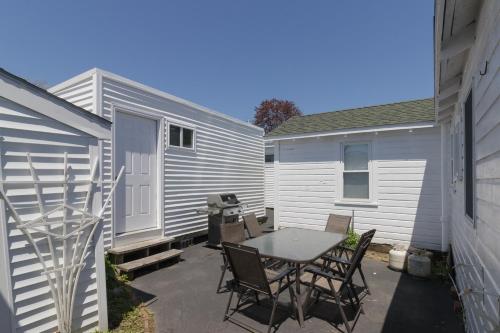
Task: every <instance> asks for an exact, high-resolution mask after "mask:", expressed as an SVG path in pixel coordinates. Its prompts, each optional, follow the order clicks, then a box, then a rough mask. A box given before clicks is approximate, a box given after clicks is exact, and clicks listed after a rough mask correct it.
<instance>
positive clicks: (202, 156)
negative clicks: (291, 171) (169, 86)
mask: <svg viewBox="0 0 500 333" xmlns="http://www.w3.org/2000/svg"><path fill="white" fill-rule="evenodd" d="M102 89H103V97H102V98H103V113H104V116H105V117H107V118H108V119H111V117H112V105H113V104H119V105H120V106H121V107H124V108H125V109H127V107H130V108H131V109H134V108H139V109H142V110H144V111H149V112H153V113H155V114H159V115H161V116H163V117H165V118H164V119H165V120H167V121H172V122H175V121H178V122H181V123H188V124H190V125H191V126H194V127H195V128H196V152H191V151H185V150H180V149H175V148H171V149H168V148H166V149H165V152H164V156H163V159H164V181H165V187H164V206H163V209H164V220H165V226H164V229H165V235H167V236H180V235H183V234H189V233H195V232H199V231H203V230H206V228H207V217H206V215H199V214H197V213H196V209H197V208H200V207H203V206H205V205H206V198H207V195H208V194H210V193H221V192H234V193H236V194H237V195H238V198H239V199H240V200H241V201H242V202H245V203H247V204H248V205H249V211H251V212H255V213H257V214H258V215H259V216H261V215H264V168H263V165H264V163H263V159H264V153H263V150H264V147H263V141H262V137H261V132H260V131H258V130H257V129H254V128H251V127H248V126H245V125H240V124H236V123H234V122H231V121H229V120H227V119H224V118H222V117H217V116H215V115H212V114H208V113H205V112H202V111H199V110H196V109H194V108H190V107H188V106H185V105H181V104H179V103H176V102H173V101H171V100H169V99H166V98H164V97H161V96H156V95H154V94H150V93H148V92H145V91H143V90H140V89H137V88H134V87H131V86H128V85H125V84H122V83H120V82H117V81H114V80H112V79H109V78H106V77H104V78H103V83H102ZM165 132H166V133H165V137H164V140H165V147H167V140H168V129H167V130H166V131H165ZM104 149H105V154H106V156H111V154H112V152H111V145H110V143H106V144H105V145H104ZM110 173H111V165H110V164H107V163H106V164H105V170H104V174H105V175H106V176H108V175H109V174H110Z"/></svg>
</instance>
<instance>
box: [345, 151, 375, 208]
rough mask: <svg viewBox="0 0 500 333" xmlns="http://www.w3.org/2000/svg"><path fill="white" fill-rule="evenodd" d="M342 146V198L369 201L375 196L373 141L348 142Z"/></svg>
mask: <svg viewBox="0 0 500 333" xmlns="http://www.w3.org/2000/svg"><path fill="white" fill-rule="evenodd" d="M341 146H342V162H343V163H342V165H343V167H342V170H341V172H342V174H341V178H342V179H341V183H342V189H341V193H342V200H343V201H346V202H348V201H359V202H369V201H370V200H371V199H372V198H373V195H372V193H373V190H372V188H371V187H372V186H371V185H372V171H371V170H372V168H371V150H372V147H371V143H370V142H346V143H344V144H342V145H341Z"/></svg>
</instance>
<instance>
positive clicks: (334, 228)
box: [314, 214, 352, 267]
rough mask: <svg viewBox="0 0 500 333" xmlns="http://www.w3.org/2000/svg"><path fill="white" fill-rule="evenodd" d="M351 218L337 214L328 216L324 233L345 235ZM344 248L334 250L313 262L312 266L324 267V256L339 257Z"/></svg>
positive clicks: (339, 247)
mask: <svg viewBox="0 0 500 333" xmlns="http://www.w3.org/2000/svg"><path fill="white" fill-rule="evenodd" d="M351 221H352V216H346V215H338V214H330V215H329V216H328V221H327V222H326V226H325V231H326V232H335V233H339V234H347V232H348V231H349V227H350V225H351ZM343 251H344V248H343V246H342V245H340V246H338V247H336V248H334V249H333V250H332V251H331V252H330V253H328V254H327V255H325V256H322V257H321V258H319V259H317V260H316V261H315V262H314V265H316V266H319V267H326V264H327V261H326V260H327V258H326V256H339V255H340V256H341V255H342V252H343Z"/></svg>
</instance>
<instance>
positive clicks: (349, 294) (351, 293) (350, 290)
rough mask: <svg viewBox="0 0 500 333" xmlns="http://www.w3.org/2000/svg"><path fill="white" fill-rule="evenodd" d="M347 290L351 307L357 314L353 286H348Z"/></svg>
mask: <svg viewBox="0 0 500 333" xmlns="http://www.w3.org/2000/svg"><path fill="white" fill-rule="evenodd" d="M346 289H347V295H348V297H349V302H350V303H351V307H352V309H353V310H354V312H356V311H357V310H356V304H354V299H353V295H354V294H353V293H355V291H353V290H352V289H351V286H349V285H346Z"/></svg>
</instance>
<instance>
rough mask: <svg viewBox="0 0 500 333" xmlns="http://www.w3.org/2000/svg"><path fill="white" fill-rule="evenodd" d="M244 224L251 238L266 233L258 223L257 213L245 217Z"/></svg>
mask: <svg viewBox="0 0 500 333" xmlns="http://www.w3.org/2000/svg"><path fill="white" fill-rule="evenodd" d="M243 222H244V223H245V227H246V228H247V231H248V235H249V236H250V238H255V237H259V236H261V235H262V234H263V233H264V232H263V231H262V227H261V226H260V224H259V221H257V216H255V213H250V214H247V215H244V216H243Z"/></svg>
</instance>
